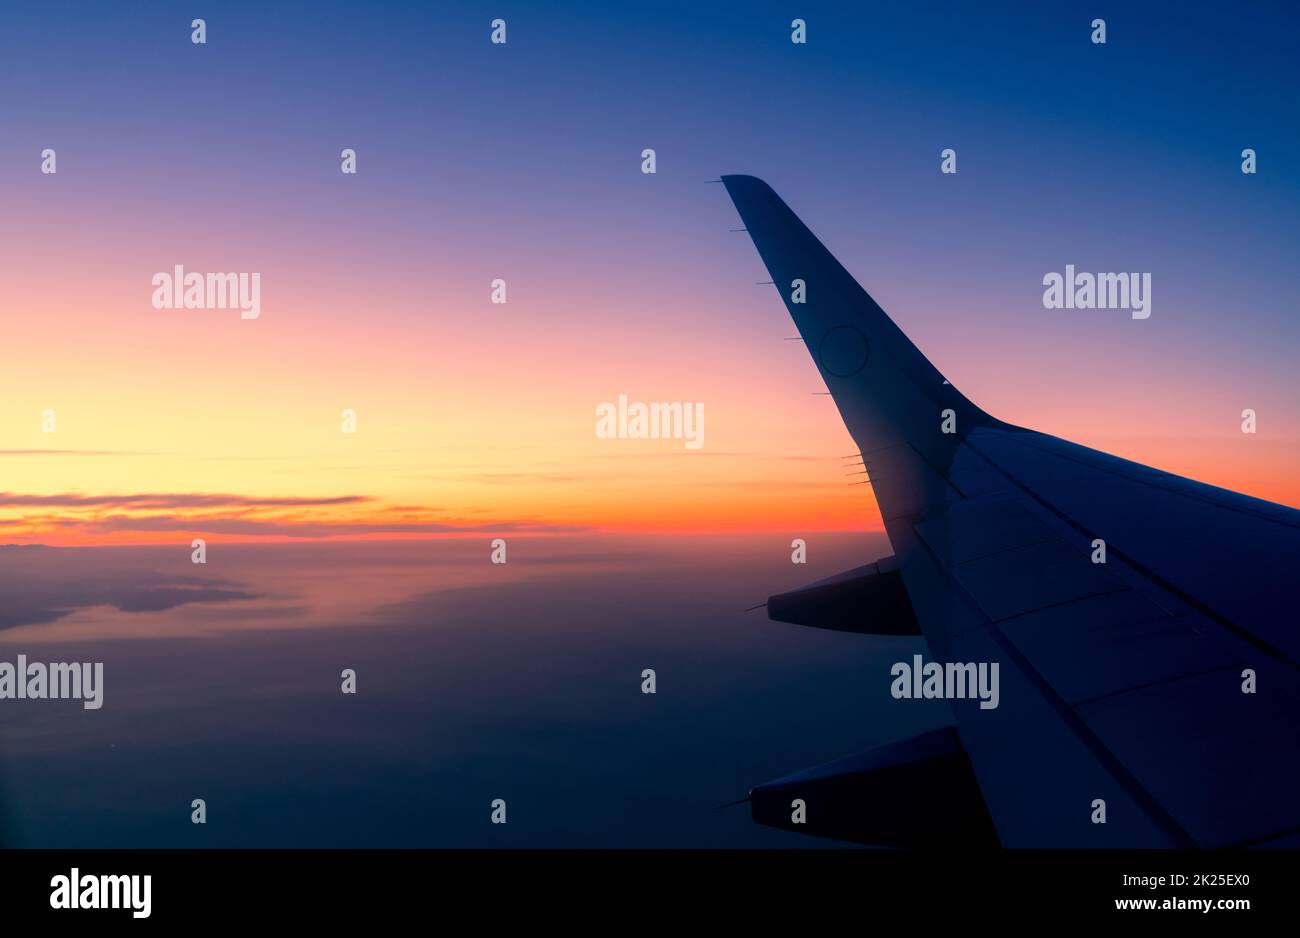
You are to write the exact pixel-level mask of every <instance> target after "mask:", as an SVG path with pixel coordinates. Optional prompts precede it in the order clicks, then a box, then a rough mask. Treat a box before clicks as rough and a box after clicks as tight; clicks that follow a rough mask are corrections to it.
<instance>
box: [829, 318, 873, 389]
mask: <svg viewBox="0 0 1300 938" xmlns="http://www.w3.org/2000/svg"><path fill="white" fill-rule="evenodd" d="M817 354H818V355H819V356H820V357H821V360H822V367H823V368H825V369H826V370H827V371H829V372H830V373H831V374H833V375H835V376H836V377H837V378H851V377H853V375H856V374H857V373H858V372H859V371H861V370H862V367H863V366H864V365H865V364H866V363H867V359H868V358H870V357H871V344H870V343H869V342H867V337H866V336H865V335H863V334H862V333H861V332H859V331H858V330H857V329H855V328H854V327H853V326H836V327H835V328H834V329H831V330H830V331H829V332H827V333H826V334H825V335H824V336H822V344H821V348H820V349H818V351H817Z"/></svg>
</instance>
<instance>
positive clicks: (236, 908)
mask: <svg viewBox="0 0 1300 938" xmlns="http://www.w3.org/2000/svg"><path fill="white" fill-rule="evenodd" d="M74 868H75V869H76V870H77V873H76V877H75V882H76V883H77V885H78V886H79V887H81V888H80V890H79V892H80V895H79V896H78V902H77V904H78V905H81V904H83V902H82V900H83V898H84V900H86V901H88V902H89V903H91V904H98V903H99V902H100V896H101V894H102V895H103V896H104V897H105V898H104V900H103V901H104V902H105V903H108V902H112V901H113V899H114V896H113V892H114V891H115V890H116V891H117V893H118V896H117V899H118V904H119V906H123V907H119V908H108V909H104V908H93V909H85V908H78V909H72V908H57V909H56V908H53V907H52V905H51V899H52V897H53V899H54V901H55V902H56V903H62V904H64V905H68V904H70V902H69V899H70V893H71V891H72V885H73V882H74V878H73V874H72V870H73V869H74ZM1298 870H1300V856H1298V855H1297V854H1296V853H1295V852H1293V851H1252V852H1234V853H1191V852H1183V853H1177V852H1127V853H1125V852H1087V853H1082V852H1080V853H1075V852H1064V851H1061V852H1038V851H1035V852H1014V851H1002V852H971V853H957V854H951V853H950V854H927V853H906V852H897V851H876V850H826V851H820V850H816V851H753V852H749V851H722V850H719V851H710V850H703V851H631V850H629V851H594V850H573V851H532V850H497V851H437V850H429V851H424V850H409V851H364V850H361V851H358V850H338V851H328V850H313V851H280V850H265V851H248V850H211V851H144V850H140V851H116V850H107V851H105V850H98V851H96V850H84V851H74V850H58V851H45V850H33V851H5V852H3V853H0V877H2V878H0V896H3V900H4V901H3V915H4V918H5V921H6V924H12V923H14V922H18V921H39V922H41V923H42V924H50V925H55V926H57V925H58V924H59V923H60V921H62V923H63V924H64V925H68V924H70V923H74V922H75V923H76V924H77V925H79V926H85V925H92V926H95V927H98V926H99V925H101V924H103V925H111V924H114V923H116V924H117V925H126V926H130V927H151V925H152V924H161V925H163V926H167V927H171V926H176V925H186V924H200V925H214V924H232V925H233V924H256V923H261V922H275V923H279V922H283V923H289V924H305V923H314V922H319V923H322V924H328V925H331V926H338V925H340V924H343V923H355V924H365V925H370V926H386V925H389V924H392V925H394V926H399V925H401V924H402V923H403V922H410V921H412V916H423V917H424V921H426V922H428V923H429V924H430V925H433V926H434V927H436V926H437V924H439V923H445V924H446V925H447V926H449V927H450V926H453V923H456V922H466V923H471V924H472V923H476V922H481V923H484V924H487V923H493V924H496V923H502V922H512V921H519V922H520V923H521V924H522V923H526V922H531V923H533V924H537V923H540V922H544V921H548V920H549V921H564V922H567V923H575V922H580V921H584V920H586V921H591V922H592V923H594V924H602V923H603V924H605V925H607V926H612V925H614V924H615V923H619V922H622V923H626V924H628V925H632V924H635V923H638V922H641V923H645V924H653V923H654V922H660V923H664V924H668V923H671V922H676V923H677V924H681V922H682V920H681V919H665V918H664V916H665V915H666V914H674V915H676V914H682V915H685V914H691V915H698V914H700V913H706V914H708V915H709V916H710V917H714V916H717V917H719V918H722V919H726V920H728V921H730V922H732V923H734V922H738V921H745V920H750V921H756V922H766V923H768V924H771V923H772V922H773V921H774V920H776V919H779V920H781V921H789V922H799V921H804V922H805V923H806V924H808V925H809V926H813V925H816V924H817V923H818V922H823V923H824V922H825V921H826V920H825V918H824V916H826V915H827V914H829V913H842V914H847V915H850V916H853V918H852V919H851V920H853V921H858V922H859V923H861V924H862V926H863V927H869V924H870V923H872V922H877V921H894V920H897V919H899V918H900V917H901V918H911V919H914V920H915V921H916V922H917V923H918V924H919V923H925V924H927V925H928V924H931V923H933V922H935V921H946V920H949V919H952V920H961V921H966V922H968V923H974V922H977V921H980V922H985V923H990V924H997V923H1001V922H1024V921H1044V920H1047V921H1053V920H1060V919H1066V920H1071V919H1077V918H1088V919H1095V918H1098V917H1102V918H1108V919H1113V920H1121V919H1124V918H1130V917H1131V918H1134V919H1135V920H1137V921H1146V922H1148V923H1150V922H1160V921H1168V922H1179V921H1184V920H1187V919H1190V918H1194V917H1199V918H1200V919H1202V920H1211V921H1215V922H1223V923H1224V924H1231V923H1233V922H1241V921H1244V920H1243V919H1242V918H1240V916H1243V915H1245V916H1249V915H1252V914H1254V913H1261V912H1262V913H1264V914H1265V915H1271V916H1276V915H1279V914H1284V913H1285V912H1286V911H1287V910H1289V909H1290V908H1292V907H1293V905H1294V896H1295V888H1294V884H1295V882H1296V873H1297V871H1298ZM105 875H108V876H127V875H135V876H140V877H143V876H145V875H148V876H149V877H150V879H149V881H148V882H149V891H148V898H149V903H148V913H149V914H148V916H147V917H136V915H135V913H133V911H132V909H133V908H134V909H135V911H136V912H139V911H143V908H144V902H143V883H144V880H143V879H142V878H141V879H140V880H135V881H132V884H131V886H132V887H134V886H135V885H136V884H139V891H135V890H134V888H128V885H127V883H126V881H125V880H114V881H112V882H111V883H108V884H107V885H105V884H104V881H103V880H102V879H100V877H102V876H105ZM57 877H65V878H66V880H67V882H66V884H64V883H63V881H61V880H58V879H56V878H57ZM1126 877H1127V878H1126ZM1162 877H1163V879H1162ZM1179 877H1182V878H1181V879H1179ZM86 889H89V891H88V892H87V891H85V890H86ZM101 890H102V893H101ZM133 899H134V903H133V902H132V900H133ZM1207 900H1208V902H1209V903H1210V906H1211V907H1210V908H1208V909H1206V908H1204V907H1202V905H1201V904H1202V903H1204V902H1206V901H1207ZM1134 902H1137V903H1142V904H1146V905H1147V906H1148V907H1146V908H1135V907H1133V904H1134ZM1225 903H1231V904H1232V905H1233V906H1236V907H1228V905H1226V904H1225ZM1121 904H1122V905H1124V906H1125V907H1123V908H1121V907H1120V906H1121Z"/></svg>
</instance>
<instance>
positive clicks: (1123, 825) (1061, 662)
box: [722, 176, 1300, 847]
mask: <svg viewBox="0 0 1300 938" xmlns="http://www.w3.org/2000/svg"><path fill="white" fill-rule="evenodd" d="M722 181H723V183H724V185H725V186H726V189H727V192H728V193H729V194H730V196H731V198H732V201H733V202H734V203H735V205H736V208H737V209H738V210H739V212H740V216H741V218H742V219H743V221H744V225H745V228H746V229H747V230H748V232H749V234H750V236H751V237H752V238H753V241H754V244H755V246H756V247H757V248H758V252H759V254H760V255H761V257H762V260H763V262H764V264H765V265H766V266H767V269H768V271H769V273H770V274H771V279H772V280H773V281H774V282H775V284H776V289H777V292H778V293H779V294H780V295H781V298H782V300H783V301H784V302H785V304H786V307H787V309H788V310H789V312H790V315H791V317H792V318H793V319H794V322H795V325H796V326H797V327H798V329H799V333H800V335H801V336H802V337H803V340H804V343H805V345H806V346H807V347H808V350H809V352H810V353H811V354H812V357H813V361H814V362H815V363H816V365H817V368H818V370H819V371H820V372H821V375H822V378H823V380H824V381H825V382H826V386H827V388H828V389H829V390H830V392H831V395H832V396H833V398H834V400H835V403H836V405H837V406H838V408H839V411H840V414H841V416H842V417H843V419H844V423H845V425H846V426H847V428H848V430H849V433H850V434H851V435H852V437H853V439H854V440H855V442H856V443H857V445H858V447H859V451H860V453H861V455H862V459H863V462H864V464H865V466H866V468H867V470H868V473H869V478H870V482H871V484H872V486H873V488H874V491H875V494H876V499H877V501H878V503H879V505H880V510H881V515H882V517H883V519H884V524H885V530H886V532H887V534H888V536H889V540H890V543H891V545H892V548H893V551H894V556H893V557H892V558H887V559H886V560H883V561H880V562H879V563H877V564H871V565H868V566H867V567H860V568H857V569H855V570H854V571H850V572H849V573H846V574H843V575H842V576H841V577H839V578H831V580H827V581H822V582H821V583H818V584H813V585H812V586H811V587H809V588H808V589H807V590H796V591H794V592H793V593H790V594H784V596H782V597H773V601H772V602H771V604H770V605H769V612H770V613H771V614H772V615H773V617H779V618H786V620H787V621H802V622H804V623H805V624H812V625H817V624H822V623H819V622H818V621H817V618H818V615H819V611H818V610H820V614H821V615H823V616H824V617H825V620H826V624H827V627H832V628H840V629H844V628H848V629H849V630H855V631H862V632H870V633H878V634H908V633H909V632H913V633H914V632H915V631H916V630H917V628H919V630H920V633H921V634H922V635H924V638H925V641H926V643H927V646H928V653H929V654H928V656H927V657H928V660H929V661H933V662H937V663H939V664H941V665H944V666H947V665H949V664H965V663H985V664H988V665H991V664H993V663H996V664H997V665H998V674H999V676H1000V679H999V685H998V695H997V705H996V706H994V707H989V706H987V704H988V703H989V702H990V701H989V700H987V699H985V700H984V701H983V703H984V705H983V706H982V705H981V703H982V702H981V700H980V699H977V698H976V697H975V696H974V695H973V694H970V695H967V696H966V697H965V699H953V700H951V705H952V709H953V714H954V718H955V726H954V727H953V728H952V729H949V730H942V731H939V732H938V733H931V734H924V735H923V736H921V737H917V738H914V739H912V740H905V741H902V742H900V743H897V744H894V745H892V746H887V747H883V748H882V749H879V750H873V751H872V752H869V753H861V754H858V755H857V756H851V757H849V758H848V759H844V760H840V761H839V762H835V763H830V764H829V765H826V766H821V767H819V768H817V769H811V770H808V771H806V772H801V773H798V774H797V775H793V776H789V777H788V778H784V779H778V780H776V781H774V782H771V783H769V784H767V785H762V786H758V787H757V788H755V789H754V790H753V791H752V792H751V810H752V812H753V815H754V818H755V820H758V821H760V822H762V823H768V824H773V825H776V826H781V827H784V828H787V829H790V830H795V831H801V832H804V833H813V834H819V835H824V836H832V837H841V838H843V839H849V840H855V841H859V842H865V843H878V844H883V845H892V846H910V845H926V846H936V845H960V844H991V843H1000V844H1002V845H1004V846H1008V847H1194V846H1200V847H1228V846H1243V845H1270V846H1283V845H1286V846H1300V798H1297V797H1296V793H1295V784H1296V778H1297V775H1298V770H1300V672H1298V671H1297V657H1298V656H1300V629H1297V627H1296V608H1295V595H1296V586H1295V583H1294V581H1292V580H1291V577H1292V576H1294V575H1295V573H1296V568H1297V561H1300V512H1297V511H1296V510H1294V509H1291V508H1287V507H1284V506H1281V505H1276V504H1272V503H1269V502H1265V501H1261V500H1259V499H1255V498H1250V497H1248V496H1244V495H1239V494H1236V493H1233V492H1229V491H1226V490H1224V489H1219V488H1215V487H1213V486H1209V485H1204V484H1201V483H1198V482H1193V481H1191V480H1188V479H1184V478H1180V477H1178V476H1174V475H1171V474H1169V473H1165V472H1161V471H1159V470H1156V469H1152V468H1149V467H1147V466H1142V465H1139V464H1137V463H1133V462H1129V461H1127V460H1123V459H1118V458H1116V457H1113V456H1109V455H1106V454H1104V453H1100V452H1097V451H1095V450H1091V449H1088V448H1086V447H1083V446H1078V445H1075V444H1073V443H1068V442H1066V441H1064V440H1060V439H1058V438H1056V437H1052V436H1048V435H1046V434H1043V433H1037V432H1034V431H1031V430H1025V429H1021V428H1019V427H1015V426H1011V425H1009V424H1006V423H1003V422H1002V421H1000V420H997V419H995V418H993V417H991V416H989V415H988V414H986V413H984V411H982V410H981V409H980V408H979V407H977V406H976V405H975V404H973V403H972V402H970V401H969V400H967V399H966V398H965V397H964V396H963V395H962V394H961V393H960V392H959V391H958V390H957V389H956V388H955V387H953V386H952V385H951V384H949V383H948V382H947V381H945V380H944V377H943V375H942V374H940V373H939V372H938V371H937V370H936V369H935V368H934V366H933V365H931V364H930V362H929V361H928V360H927V359H926V358H925V356H924V355H922V354H921V352H920V351H919V350H918V349H917V348H916V347H915V346H914V345H913V344H912V343H911V341H910V340H909V339H908V338H907V336H906V335H904V334H903V332H902V331H901V330H900V329H899V328H898V327H897V326H896V325H895V324H894V323H893V322H892V321H891V320H890V319H889V317H888V316H887V315H886V314H885V312H884V311H883V310H882V309H881V308H880V306H878V305H877V304H876V302H875V301H874V300H872V298H871V297H870V296H868V295H867V293H866V292H865V291H864V290H863V289H862V287H861V286H859V285H858V283H857V282H856V281H855V280H854V279H853V277H852V276H850V275H849V273H848V272H847V271H846V270H845V269H844V268H843V267H842V266H841V265H840V264H839V262H838V261H836V260H835V258H834V257H833V256H832V255H831V254H830V252H829V251H827V250H826V248H825V247H823V246H822V244H821V242H820V241H818V240H817V238H816V237H815V236H814V235H813V234H812V232H810V231H809V230H808V228H807V227H806V226H805V225H804V224H803V222H801V221H800V220H799V218H798V217H797V216H796V215H795V214H794V212H792V211H791V210H790V209H789V208H788V207H787V206H786V204H785V203H784V202H783V201H782V200H781V199H780V197H779V196H777V194H776V193H775V192H774V191H773V190H772V189H771V188H770V187H769V186H768V185H767V184H766V183H764V182H762V181H761V180H759V179H756V178H754V177H752V176H724V177H723V179H722ZM1008 354H1011V352H1010V351H1009V352H1008ZM1101 542H1104V555H1103V554H1100V553H1099V551H1098V548H1099V546H1102V545H1101ZM1099 557H1104V562H1098V558H1099ZM782 610H787V611H789V610H795V611H794V612H788V614H787V615H784V616H783V615H782V612H781V611H782ZM900 610H901V611H900ZM854 623H858V625H857V626H855V625H854ZM956 670H957V673H958V675H960V674H961V669H960V668H958V669H956ZM869 679H870V681H872V682H875V683H876V684H877V685H878V686H879V688H880V692H881V693H886V692H888V689H889V688H890V686H891V680H892V678H891V674H890V673H885V672H883V671H882V673H880V674H875V675H870V677H869ZM796 799H801V800H802V801H803V803H804V806H803V808H802V811H803V814H804V817H803V819H802V821H801V822H798V823H796V822H795V821H793V820H792V817H793V815H794V812H792V810H791V805H792V804H793V803H794V801H795V800H796ZM1102 818H1104V821H1103V820H1101V819H1102Z"/></svg>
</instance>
